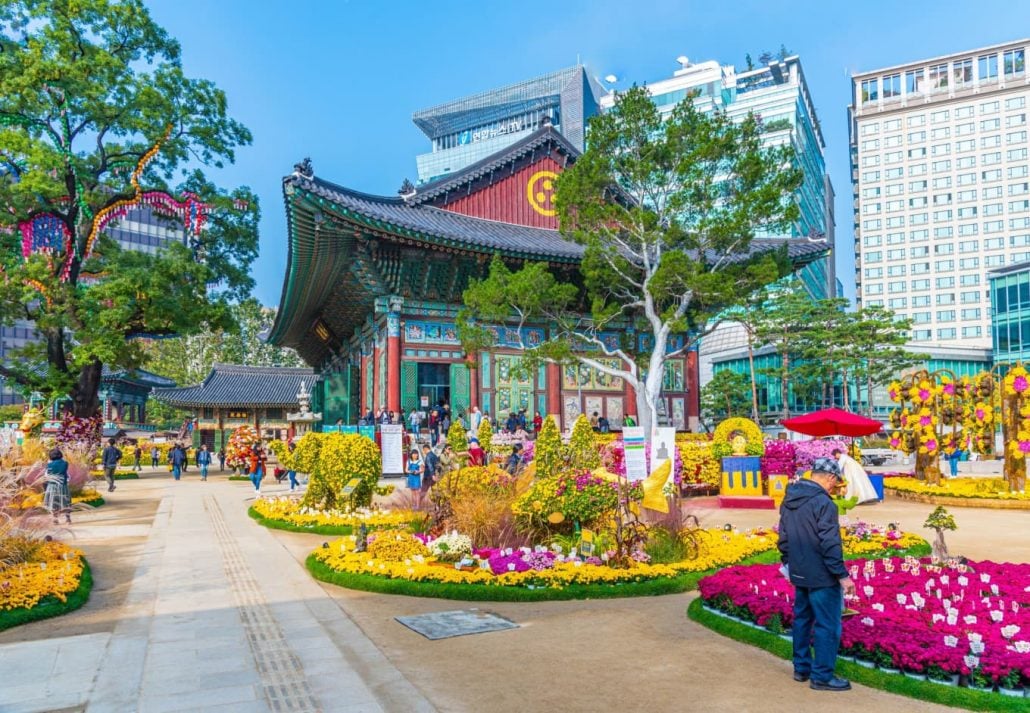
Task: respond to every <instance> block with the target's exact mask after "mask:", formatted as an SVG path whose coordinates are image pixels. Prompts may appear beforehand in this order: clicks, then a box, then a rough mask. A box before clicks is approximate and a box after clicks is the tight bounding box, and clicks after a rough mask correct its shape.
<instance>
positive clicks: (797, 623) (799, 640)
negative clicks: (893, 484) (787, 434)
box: [779, 458, 855, 691]
mask: <svg viewBox="0 0 1030 713" xmlns="http://www.w3.org/2000/svg"><path fill="white" fill-rule="evenodd" d="M839 482H840V467H839V466H838V465H837V462H836V461H834V460H833V459H832V458H816V460H815V462H814V463H812V478H811V479H810V480H804V479H802V480H800V481H798V482H797V483H794V484H793V485H790V486H789V487H788V488H787V494H786V496H785V497H784V498H783V504H782V505H781V506H780V533H779V534H780V539H779V548H780V559H781V560H782V561H783V564H784V565H786V566H785V573H786V574H787V576H788V577H789V578H790V581H791V584H793V585H794V588H795V597H794V626H793V632H794V680H795V681H809V680H811V683H810V684H809V685H810V686H811V688H812V689H814V690H816V691H847V690H850V689H851V683H849V682H848V681H847V680H846V679H843V678H839V677H838V676H836V675H835V674H834V668H835V667H836V665H837V649H838V648H839V646H840V615H841V609H842V608H843V598H842V589H843V593H844V594H854V592H855V585H854V583H853V582H852V581H851V578H850V577H849V576H848V571H847V569H845V567H844V551H843V546H842V543H841V539H840V522H839V520H838V517H837V506H836V504H834V502H833V499H832V497H831V493H832V492H833V490H834V488H836V487H837V486H838V484H839ZM813 644H814V649H815V656H814V660H813V656H812V648H813Z"/></svg>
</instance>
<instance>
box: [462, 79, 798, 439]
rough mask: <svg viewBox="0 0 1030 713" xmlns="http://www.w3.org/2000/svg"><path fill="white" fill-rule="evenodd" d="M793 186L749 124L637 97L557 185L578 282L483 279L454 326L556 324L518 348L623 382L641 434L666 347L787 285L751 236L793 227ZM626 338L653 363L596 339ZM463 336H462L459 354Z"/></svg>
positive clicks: (772, 257)
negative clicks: (579, 251)
mask: <svg viewBox="0 0 1030 713" xmlns="http://www.w3.org/2000/svg"><path fill="white" fill-rule="evenodd" d="M801 177H802V174H801V171H800V170H799V169H797V168H796V167H795V165H794V162H793V157H792V149H791V148H790V147H777V148H767V147H764V146H763V143H762V129H761V123H760V122H759V121H758V119H756V118H755V117H754V116H748V117H746V118H745V119H744V120H743V121H741V122H739V123H737V122H734V121H733V120H731V119H730V118H729V117H728V116H727V115H726V114H725V113H724V112H720V111H714V112H707V111H700V110H698V109H697V108H696V107H695V106H694V102H693V98H692V97H691V98H688V99H687V100H685V101H683V102H681V103H680V104H679V105H678V106H677V107H675V109H674V110H673V111H672V113H671V115H670V116H669V117H668V118H667V119H663V117H662V114H661V113H660V112H659V110H658V109H657V107H656V106H655V105H654V103H653V102H652V101H651V97H650V95H649V94H648V92H647V90H646V89H644V88H642V87H634V88H632V89H630V90H628V91H627V92H625V93H623V94H620V95H619V96H618V97H617V98H616V102H615V106H614V107H613V108H612V110H611V111H608V112H606V113H605V114H602V115H600V116H595V117H593V118H592V119H591V121H590V143H589V146H588V147H587V150H586V151H585V152H584V153H583V155H581V156H580V157H579V159H577V161H576V162H575V164H573V165H572V166H571V167H570V168H568V169H566V170H565V171H564V173H562V175H561V176H560V177H559V178H558V181H557V189H556V198H555V200H556V205H557V210H558V218H559V225H560V227H561V231H562V233H563V235H565V236H566V237H567V238H569V239H571V240H574V241H576V242H578V243H579V244H581V245H583V246H584V248H585V254H584V257H583V260H582V262H581V265H580V273H581V275H580V280H576V281H573V282H572V283H560V282H558V281H557V280H556V279H555V278H554V277H553V276H552V275H551V273H549V272H548V271H547V269H546V268H545V267H543V266H541V265H528V266H525V267H523V268H522V269H521V270H519V271H517V272H510V271H507V268H505V269H504V270H502V269H501V266H497V267H496V268H495V267H494V266H491V274H490V276H488V278H487V279H486V280H484V281H482V282H479V283H474V284H473V285H471V286H470V287H469V289H468V290H467V291H466V293H465V295H464V297H465V304H466V311H465V314H466V319H465V320H464V322H465V324H466V325H467V324H468V323H469V322H471V321H472V317H471V316H469V315H475V317H476V318H477V319H481V320H486V321H491V320H494V319H495V317H497V316H501V315H506V316H507V317H508V318H509V319H511V318H512V315H514V316H515V318H517V319H518V321H519V322H520V323H521V322H525V321H526V320H528V319H530V318H532V317H538V318H543V319H545V320H546V321H548V322H551V323H552V324H555V325H557V330H556V334H555V335H554V338H553V339H549V340H547V341H546V342H545V343H544V344H542V345H539V346H535V345H534V346H532V347H531V348H530V347H529V346H527V345H522V346H523V348H524V349H525V350H526V351H527V353H533V354H535V355H536V356H538V357H541V358H546V359H549V360H552V361H576V362H579V363H581V364H585V365H587V366H590V367H592V368H594V369H596V370H598V371H600V372H602V373H605V374H607V375H609V376H612V377H618V378H622V379H624V380H626V381H627V382H628V383H629V384H630V385H631V386H633V387H634V389H635V390H636V393H637V399H638V401H637V413H638V414H639V415H640V418H641V425H642V426H643V427H644V428H645V432H648V433H649V432H650V430H651V428H652V426H653V425H654V424H655V423H656V422H657V404H658V397H659V393H660V391H661V387H662V375H663V374H664V368H663V367H664V364H665V362H666V361H667V360H668V359H669V358H672V357H677V356H681V355H682V354H683V353H684V351H685V350H687V349H689V348H690V347H691V346H692V344H691V343H690V342H689V341H688V343H687V344H684V346H683V347H681V348H677V349H675V350H672V349H669V348H668V347H669V345H670V338H671V337H672V336H673V335H674V334H688V333H689V334H690V335H692V337H693V338H694V339H696V338H699V337H700V336H702V335H703V334H705V333H706V332H707V331H709V330H710V329H712V328H714V325H715V323H716V318H717V316H718V315H720V314H721V313H722V312H723V311H725V310H726V309H728V308H729V307H731V306H733V305H735V304H737V303H738V302H739V301H740V300H741V299H742V298H743V297H745V296H746V295H748V294H750V293H751V292H753V291H755V290H756V289H759V288H761V287H762V286H764V285H766V284H768V283H770V282H772V281H774V280H776V279H779V278H780V277H782V276H784V275H786V274H787V273H788V272H789V270H790V266H789V261H788V260H787V256H786V251H785V249H784V250H776V251H768V252H762V251H751V250H750V248H751V241H752V238H753V236H754V235H755V232H756V230H758V229H759V228H762V229H766V230H781V229H786V228H787V227H788V225H789V224H790V222H791V221H792V220H794V218H795V217H796V216H797V210H798V209H797V206H796V205H795V204H794V202H793V201H792V200H791V196H792V194H793V192H794V190H795V189H796V188H797V187H798V186H799V185H800V183H801ZM498 262H500V261H499V260H498V261H495V264H496V263H498ZM495 271H496V273H495ZM579 284H582V287H583V289H582V290H580V291H574V290H572V289H569V288H570V287H571V285H577V286H578V285H579ZM574 295H575V296H576V299H573V296H574ZM584 307H587V309H588V310H589V311H590V312H591V314H590V315H589V316H590V318H589V319H583V316H582V312H583V308H584ZM627 327H633V328H634V329H636V330H637V331H640V332H643V333H645V334H647V335H649V336H651V337H652V338H653V349H652V350H651V351H650V353H648V354H643V355H638V354H637V353H636V352H635V350H634V349H633V346H632V344H631V341H632V340H630V339H628V338H627V339H626V340H625V343H624V344H621V345H619V346H618V347H617V348H613V346H612V345H610V344H606V343H605V342H604V340H603V339H601V334H600V333H601V332H602V331H603V330H612V329H616V330H619V331H627V329H626V328H627ZM466 334H467V330H465V329H459V335H460V336H461V337H462V340H463V342H464V341H465V339H466ZM473 334H476V333H475V331H474V330H473ZM473 341H474V340H473ZM583 347H591V348H593V349H595V350H596V351H594V352H593V353H590V352H586V351H585V350H584V349H583ZM596 355H604V356H608V357H617V358H618V359H619V361H620V362H621V366H620V368H613V367H612V366H610V365H608V364H606V363H602V362H599V361H598V360H597V359H596V358H595V356H596Z"/></svg>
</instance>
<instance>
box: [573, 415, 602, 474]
mask: <svg viewBox="0 0 1030 713" xmlns="http://www.w3.org/2000/svg"><path fill="white" fill-rule="evenodd" d="M566 452H567V459H568V462H569V466H570V467H571V468H574V469H577V470H594V469H595V468H597V467H598V466H599V465H601V451H600V449H599V448H598V447H597V442H596V440H595V439H594V429H593V428H591V427H590V421H589V420H588V419H587V417H586V416H584V415H583V414H580V415H579V418H577V419H576V423H575V424H573V426H572V436H571V437H570V438H569V446H568V449H567V451H566Z"/></svg>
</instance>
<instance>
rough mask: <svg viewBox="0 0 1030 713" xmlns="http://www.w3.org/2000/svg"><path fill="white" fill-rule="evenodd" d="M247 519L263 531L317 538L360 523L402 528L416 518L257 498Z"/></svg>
mask: <svg viewBox="0 0 1030 713" xmlns="http://www.w3.org/2000/svg"><path fill="white" fill-rule="evenodd" d="M250 516H251V517H253V518H254V519H255V520H257V521H258V522H259V523H260V524H262V525H264V526H265V527H271V528H274V529H280V530H293V531H296V532H313V533H316V534H320V535H349V534H350V533H351V532H352V531H353V530H354V529H355V528H358V527H360V526H361V524H362V523H364V525H365V527H367V528H368V529H369V530H374V529H380V528H387V527H403V526H406V525H407V524H408V523H410V522H411V521H412V520H414V519H415V518H416V515H415V514H414V513H412V512H410V511H408V510H377V509H372V508H359V509H356V510H319V509H316V508H307V507H304V506H303V505H301V503H300V500H296V499H294V498H260V499H258V500H257V501H255V502H254V504H253V505H252V506H251V508H250Z"/></svg>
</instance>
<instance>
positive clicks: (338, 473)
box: [293, 433, 382, 510]
mask: <svg viewBox="0 0 1030 713" xmlns="http://www.w3.org/2000/svg"><path fill="white" fill-rule="evenodd" d="M311 436H314V438H310V437H311ZM305 441H310V442H309V443H307V444H306V443H305ZM293 457H294V463H295V465H298V466H300V470H303V471H305V472H307V473H308V474H309V479H308V489H307V492H306V493H305V494H304V500H303V501H302V505H304V506H305V507H311V508H316V509H321V510H345V509H353V508H360V507H368V506H369V505H371V504H372V496H373V495H375V494H376V492H377V489H376V486H377V485H378V483H379V475H380V473H382V459H381V458H380V455H379V448H378V447H377V446H376V444H375V442H373V441H372V440H371V439H369V438H366V437H365V436H359V435H357V434H353V433H319V434H311V433H308V434H305V435H304V437H303V438H301V439H300V443H298V444H297V448H296V449H295V450H294V452H293ZM352 478H358V479H360V483H359V484H358V486H357V487H356V488H355V489H354V492H352V493H351V494H350V495H349V496H344V495H343V487H344V486H345V485H346V484H347V482H348V481H349V480H351V479H352Z"/></svg>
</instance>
